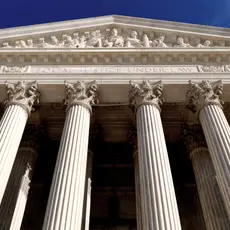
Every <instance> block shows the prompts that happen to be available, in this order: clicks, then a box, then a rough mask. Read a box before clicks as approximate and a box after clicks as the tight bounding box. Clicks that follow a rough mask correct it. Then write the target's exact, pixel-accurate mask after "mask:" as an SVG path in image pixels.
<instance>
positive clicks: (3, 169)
mask: <svg viewBox="0 0 230 230" xmlns="http://www.w3.org/2000/svg"><path fill="white" fill-rule="evenodd" d="M6 91H7V95H8V98H7V99H6V100H5V112H4V114H3V117H2V119H1V121H0V203H1V201H2V197H3V194H4V191H5V189H6V185H7V182H8V179H9V176H10V172H11V170H12V167H13V163H14V160H15V157H16V154H17V151H18V147H19V144H20V141H21V138H22V134H23V131H24V128H25V125H26V122H27V119H28V116H29V115H30V112H31V111H32V110H33V105H34V103H37V102H38V98H39V93H38V90H37V82H32V83H25V82H24V81H18V82H17V83H15V84H14V83H8V82H6Z"/></svg>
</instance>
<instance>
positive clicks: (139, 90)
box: [129, 81, 164, 110]
mask: <svg viewBox="0 0 230 230" xmlns="http://www.w3.org/2000/svg"><path fill="white" fill-rule="evenodd" d="M130 85H131V89H130V91H129V101H130V104H131V107H132V108H134V109H135V110H137V109H138V107H140V106H141V105H146V104H152V105H155V106H156V107H157V108H158V109H159V110H160V106H161V105H162V104H163V101H164V99H163V97H162V93H163V84H162V81H157V82H150V81H143V82H142V83H136V82H132V81H130Z"/></svg>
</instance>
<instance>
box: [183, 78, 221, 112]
mask: <svg viewBox="0 0 230 230" xmlns="http://www.w3.org/2000/svg"><path fill="white" fill-rule="evenodd" d="M222 94H223V84H222V81H221V80H219V81H216V82H212V83H211V82H209V81H207V80H203V81H202V82H201V83H196V82H193V81H191V80H190V81H189V89H188V91H187V94H186V106H187V108H188V109H189V110H191V111H192V112H193V113H196V112H197V111H199V110H200V109H201V108H202V107H203V106H205V105H208V104H215V105H218V106H220V107H221V108H222V105H223V104H224V101H223V100H222Z"/></svg>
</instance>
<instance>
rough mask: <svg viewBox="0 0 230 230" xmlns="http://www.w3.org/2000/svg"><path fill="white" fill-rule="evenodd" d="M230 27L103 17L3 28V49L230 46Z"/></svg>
mask: <svg viewBox="0 0 230 230" xmlns="http://www.w3.org/2000/svg"><path fill="white" fill-rule="evenodd" d="M229 35H230V29H225V28H217V27H209V26H200V25H190V24H185V23H177V22H167V21H159V20H151V19H142V18H133V17H126V16H116V15H115V16H104V17H97V18H88V19H79V20H73V21H65V22H55V23H48V24H41V25H32V26H25V27H18V28H12V29H2V30H0V49H8V48H9V49H14V48H31V49H34V48H36V49H37V48H39V49H43V48H46V49H47V48H58V49H62V48H74V49H75V48H87V49H88V48H89V49H92V48H123V47H124V48H142V47H143V48H172V47H174V48H206V47H207V48H210V47H226V48H227V47H230V36H229Z"/></svg>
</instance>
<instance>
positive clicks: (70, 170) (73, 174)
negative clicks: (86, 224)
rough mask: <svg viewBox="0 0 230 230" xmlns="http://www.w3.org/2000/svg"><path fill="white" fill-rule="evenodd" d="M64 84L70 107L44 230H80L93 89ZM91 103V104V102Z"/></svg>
mask: <svg viewBox="0 0 230 230" xmlns="http://www.w3.org/2000/svg"><path fill="white" fill-rule="evenodd" d="M90 87H91V86H89V87H88V88H87V87H86V86H85V85H84V84H83V83H82V82H77V85H76V86H74V85H73V84H70V83H65V88H66V101H67V104H68V109H67V115H66V120H65V124H64V128H63V133H62V137H61V143H60V147H59V151H58V156H57V162H56V166H55V171H54V176H53V181H52V185H51V189H50V195H49V199H48V204H47V209H46V214H45V219H44V224H43V230H73V229H79V230H80V229H81V226H82V215H83V202H84V190H85V177H86V163H87V154H88V139H89V126H90V112H91V107H90V102H92V98H93V97H94V93H93V92H94V90H95V89H96V85H94V89H91V88H90ZM89 101H90V102H89Z"/></svg>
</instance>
